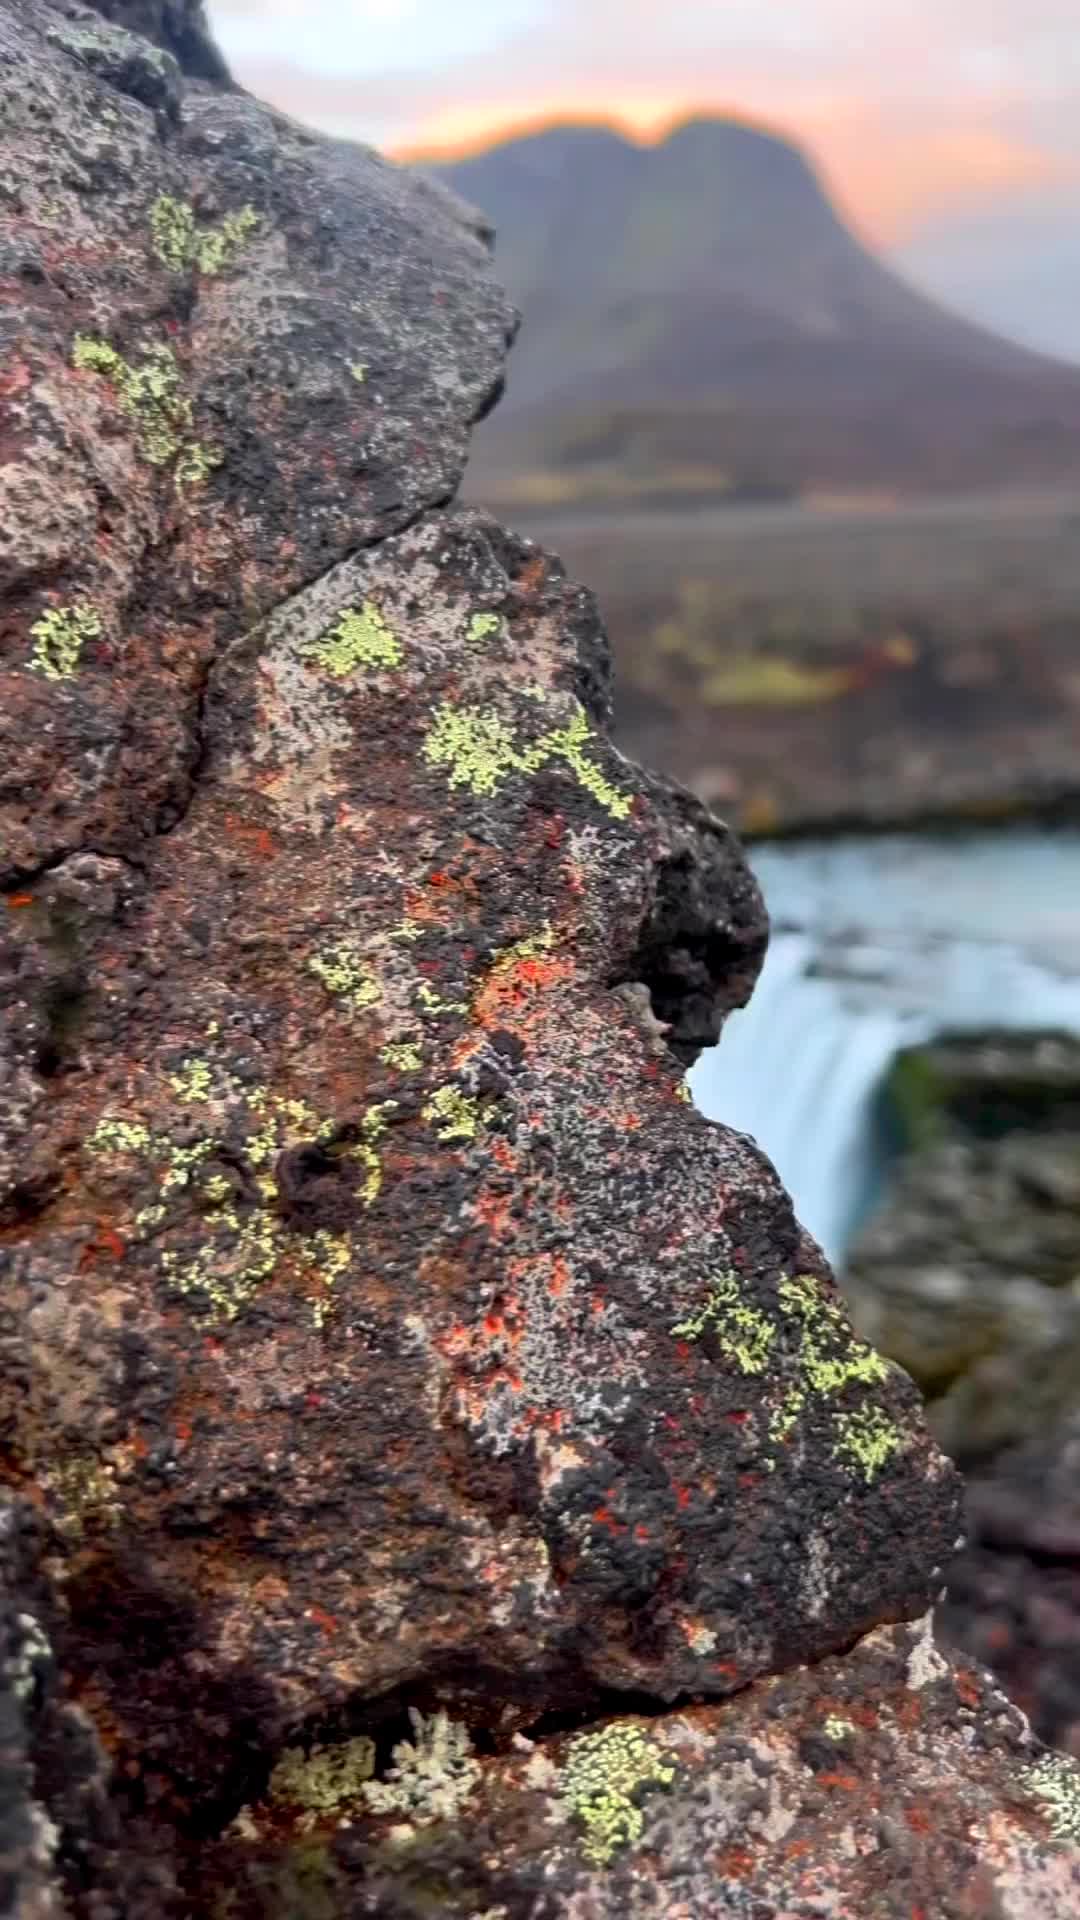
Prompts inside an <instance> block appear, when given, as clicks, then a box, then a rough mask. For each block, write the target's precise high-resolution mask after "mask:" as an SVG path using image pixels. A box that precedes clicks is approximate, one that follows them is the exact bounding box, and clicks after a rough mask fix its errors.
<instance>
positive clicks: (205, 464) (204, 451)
mask: <svg viewBox="0 0 1080 1920" xmlns="http://www.w3.org/2000/svg"><path fill="white" fill-rule="evenodd" d="M224 458H225V455H224V454H223V453H222V452H221V449H220V448H219V447H204V446H203V444H202V441H201V440H192V441H189V443H188V445H187V446H186V447H183V448H182V449H181V451H180V453H179V455H178V456H177V461H176V466H175V468H174V469H173V482H174V485H175V487H176V491H177V493H187V492H189V491H191V490H192V489H194V488H197V487H204V486H205V485H206V482H207V481H208V480H209V478H210V475H211V474H212V473H213V472H214V471H215V469H216V468H218V467H220V466H221V464H222V461H223V460H224Z"/></svg>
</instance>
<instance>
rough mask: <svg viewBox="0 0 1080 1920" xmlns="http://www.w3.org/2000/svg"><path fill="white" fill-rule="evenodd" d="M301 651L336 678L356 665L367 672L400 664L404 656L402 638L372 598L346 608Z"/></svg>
mask: <svg viewBox="0 0 1080 1920" xmlns="http://www.w3.org/2000/svg"><path fill="white" fill-rule="evenodd" d="M300 652H301V653H302V654H304V655H305V656H306V657H307V658H309V659H311V660H315V661H317V662H318V664H319V666H320V667H325V669H326V671H327V673H331V674H333V676H334V678H335V679H336V680H344V679H346V678H347V676H348V675H349V674H350V673H355V672H356V670H357V668H358V667H365V668H366V669H367V670H368V671H369V672H375V671H377V670H378V669H379V668H390V667H400V665H401V663H402V661H403V659H404V657H405V655H404V650H403V648H402V645H401V641H400V640H399V639H398V637H397V635H396V633H394V632H393V631H392V630H391V628H390V627H389V626H388V625H387V623H386V621H385V620H384V619H383V616H382V614H381V613H380V611H379V609H378V607H377V606H376V605H375V604H374V602H373V601H371V600H365V602H364V605H363V606H362V607H361V608H359V609H358V608H356V607H348V608H346V610H345V612H344V613H343V614H341V615H340V617H339V618H338V619H337V620H336V621H335V622H334V625H333V626H332V627H328V628H327V630H326V632H325V633H323V634H320V636H319V638H318V639H317V640H309V641H307V642H306V643H305V644H304V645H303V646H302V647H301V648H300Z"/></svg>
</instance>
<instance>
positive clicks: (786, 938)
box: [691, 832, 1080, 1260]
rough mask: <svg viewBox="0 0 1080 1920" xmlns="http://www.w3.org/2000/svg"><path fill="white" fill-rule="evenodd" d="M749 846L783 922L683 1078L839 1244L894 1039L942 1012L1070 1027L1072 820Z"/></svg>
mask: <svg viewBox="0 0 1080 1920" xmlns="http://www.w3.org/2000/svg"><path fill="white" fill-rule="evenodd" d="M753 861H754V865H755V867H756V869H757V871H758V874H759V877H760V879H761V881H762V885H763V887H764V889H765V895H766V899H767V900H768V902H769V906H770V910H771V912H772V914H773V919H774V925H776V926H777V927H778V931H776V932H775V933H774V935H773V940H772V944H771V946H770V949H769V956H768V959H767V961H766V964H765V968H764V970H763V972H762V976H761V979H760V981H759V983H758V986H757V989H756V991H755V993H754V997H753V999H752V1001H751V1003H750V1006H749V1007H748V1008H746V1009H744V1010H743V1011H742V1012H741V1013H735V1014H732V1015H731V1016H730V1018H729V1020H728V1022H727V1025H726V1027H725V1029H724V1033H723V1036H722V1038H721V1041H720V1045H719V1047H718V1048H716V1049H714V1050H713V1051H712V1052H710V1053H707V1054H705V1055H704V1056H703V1058H702V1059H701V1061H699V1063H698V1065H697V1067H696V1068H695V1070H694V1073H693V1076H692V1079H691V1087H692V1090H693V1093H694V1097H695V1099H696V1101H697V1104H698V1106H699V1107H700V1108H701V1110H702V1112H703V1113H705V1114H707V1115H708V1116H709V1118H711V1119H716V1120H723V1121H724V1122H725V1123H726V1124H728V1125H730V1126H733V1127H737V1128H738V1129H739V1130H740V1131H741V1132H744V1133H749V1134H752V1135H753V1136H754V1138H755V1139H756V1140H757V1141H758V1143H759V1145H760V1146H761V1147H762V1148H763V1149H764V1151H765V1152H766V1153H767V1154H768V1156H769V1158H770V1160H772V1162H773V1164H774V1166H775V1167H776V1169H777V1171H778V1172H779V1174H780V1176H781V1178H782V1179H783V1181H784V1183H785V1185H786V1186H787V1188H788V1190H789V1192H790V1193H791V1194H792V1197H793V1199H794V1201H795V1205H796V1210H797V1212H798V1214H799V1217H800V1219H801V1220H802V1221H803V1223H804V1224H805V1225H806V1226H807V1227H808V1228H809V1230H810V1232H811V1233H812V1234H813V1235H814V1237H815V1239H817V1240H818V1241H820V1243H821V1245H822V1246H823V1247H824V1248H825V1250H826V1252H827V1253H828V1254H829V1256H830V1258H832V1259H834V1260H838V1259H839V1258H840V1257H841V1256H842V1254H843V1252H844V1249H845V1247H846V1245H847V1244H848V1241H849V1240H850V1237H851V1234H852V1231H853V1230H854V1228H855V1227H856V1226H857V1225H858V1224H859V1221H860V1220H861V1218H862V1217H863V1215H864V1214H865V1212H866V1209H867V1207H868V1205H869V1204H870V1202H871V1201H872V1199H873V1198H874V1197H875V1195H876V1192H877V1190H878V1188H879V1186H880V1183H881V1178H882V1174H883V1164H882V1147H881V1143H880V1141H879V1139H878V1137H877V1132H876V1129H875V1127H874V1126H873V1124H872V1118H873V1112H874V1106H875V1100H876V1095H877V1093H878V1089H879V1087H880V1085H881V1081H882V1078H883V1076H884V1074H885V1073H886V1071H887V1069H888V1066H889V1063H890V1061H891V1060H892V1058H893V1056H894V1054H895V1053H896V1052H897V1050H898V1049H899V1048H900V1047H903V1046H908V1045H911V1044H912V1043H914V1042H916V1041H918V1040H920V1039H924V1038H927V1037H929V1036H930V1035H931V1034H932V1033H934V1032H936V1031H940V1030H943V1029H953V1030H960V1029H963V1028H969V1029H978V1028H982V1027H993V1026H998V1027H1015V1028H1036V1027H1043V1028H1048V1027H1054V1028H1064V1029H1066V1030H1069V1031H1073V1032H1078V1033H1080V834H1076V833H1059V834H1051V833H1044V834H1036V833H1034V832H1027V833H1009V834H991V833H982V834H973V835H965V836H964V837H963V838H962V839H950V840H932V839H926V840H922V839H920V838H918V837H916V836H912V835H905V836H896V837H895V838H893V839H889V840H886V841H876V842H875V841H844V842H837V843H836V844H835V845H832V846H829V845H808V846H793V847H788V848H781V847H771V848H764V849H760V850H758V851H757V852H756V853H755V854H754V855H753ZM1005 928H1009V929H1010V930H1013V929H1015V931H1011V937H1008V938H1006V937H1003V930H1004V929H1005Z"/></svg>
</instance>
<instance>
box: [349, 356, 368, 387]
mask: <svg viewBox="0 0 1080 1920" xmlns="http://www.w3.org/2000/svg"><path fill="white" fill-rule="evenodd" d="M349 372H350V373H351V374H352V377H353V379H354V380H355V381H356V384H357V386H358V387H362V386H363V384H364V381H365V380H366V379H367V362H366V361H365V360H352V361H350V363H349Z"/></svg>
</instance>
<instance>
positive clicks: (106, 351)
mask: <svg viewBox="0 0 1080 1920" xmlns="http://www.w3.org/2000/svg"><path fill="white" fill-rule="evenodd" d="M71 357H72V362H73V364H74V365H75V366H76V367H79V368H80V369H82V370H83V371H84V372H90V373H99V374H100V375H101V376H102V378H103V379H105V380H107V381H108V382H109V385H110V386H111V387H112V388H113V390H114V392H115V393H116V395H117V398H118V399H119V401H120V405H121V407H122V408H123V410H124V412H125V413H126V414H128V415H129V417H130V418H131V419H132V420H133V422H134V424H135V432H136V437H137V439H138V443H139V451H140V453H141V454H142V456H143V458H144V460H148V461H149V462H150V464H151V466H155V467H164V466H167V465H168V464H169V462H170V461H171V460H175V458H176V456H177V454H178V453H179V452H180V450H181V448H182V446H183V444H184V441H185V440H186V439H187V438H188V436H189V435H190V432H191V402H190V400H189V399H188V398H187V396H186V395H185V393H184V392H183V389H182V386H181V382H180V370H179V368H178V367H177V364H176V361H175V359H174V357H173V355H172V353H171V352H170V350H169V348H168V347H165V346H152V347H147V348H146V350H145V352H144V354H143V358H142V361H141V363H140V364H139V366H137V367H136V366H133V365H132V364H131V362H130V361H129V360H125V359H123V358H122V356H121V355H120V354H118V353H117V351H116V349H115V347H111V346H110V345H109V343H108V341H107V340H97V339H94V338H93V337H92V336H91V335H89V334H85V333H77V334H76V336H75V344H74V347H73V348H72V356H71Z"/></svg>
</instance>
